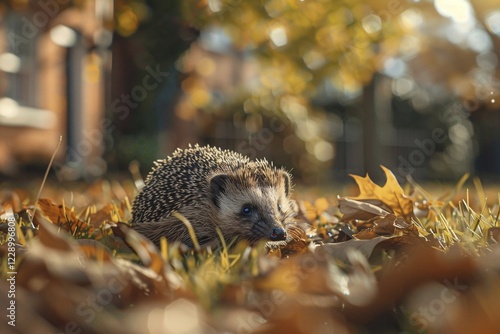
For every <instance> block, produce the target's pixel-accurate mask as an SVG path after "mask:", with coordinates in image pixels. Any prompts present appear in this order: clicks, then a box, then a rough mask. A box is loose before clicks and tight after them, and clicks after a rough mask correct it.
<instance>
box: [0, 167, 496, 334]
mask: <svg viewBox="0 0 500 334" xmlns="http://www.w3.org/2000/svg"><path fill="white" fill-rule="evenodd" d="M383 171H384V173H385V175H386V178H387V181H386V183H385V184H384V185H383V186H379V185H377V184H375V183H374V182H373V181H372V180H371V179H370V177H369V176H368V175H367V176H365V177H361V176H353V178H354V181H355V182H356V185H357V188H358V189H359V195H358V196H355V197H354V196H334V195H329V196H326V197H325V196H320V197H314V196H311V195H307V192H301V191H296V194H295V197H296V200H297V212H298V214H297V219H296V221H295V222H293V223H291V224H289V225H288V226H287V229H288V231H289V233H290V234H291V235H292V241H291V242H289V243H288V244H265V243H262V244H259V245H255V246H253V247H250V246H249V245H246V244H244V243H238V244H236V245H230V246H228V245H225V244H221V245H219V246H214V247H212V248H211V249H202V250H198V251H195V250H192V249H188V248H186V247H184V246H182V245H179V244H167V243H166V241H165V240H163V242H162V247H161V249H158V248H156V247H155V246H154V245H152V244H151V243H150V242H149V241H148V240H147V239H145V238H144V237H142V236H141V235H139V234H138V233H136V232H135V231H134V230H131V229H130V228H129V226H128V224H127V222H128V221H129V220H130V199H132V198H133V197H134V196H135V194H136V192H137V191H136V188H135V186H134V183H132V182H131V181H123V182H116V181H115V182H109V181H100V182H96V183H95V184H93V185H92V186H90V187H87V188H86V189H84V190H82V189H80V190H79V191H74V192H68V191H65V190H61V189H58V188H57V187H50V186H48V187H46V188H45V189H44V192H43V194H44V196H43V198H42V199H40V200H39V201H38V202H37V203H36V210H35V200H33V197H32V194H31V193H30V192H29V191H26V190H25V189H19V188H9V189H7V188H5V189H2V192H1V196H0V219H1V223H0V244H1V245H2V246H0V255H1V259H2V260H1V261H2V262H1V266H2V276H3V277H2V280H1V282H0V290H1V291H0V295H1V296H2V298H1V299H0V300H1V303H0V304H1V305H0V306H1V309H2V310H4V311H3V312H7V311H6V309H7V307H8V306H9V304H8V303H9V302H10V300H9V299H8V298H6V296H7V295H8V293H9V284H8V281H7V280H6V279H7V278H9V277H10V276H11V275H9V274H8V272H12V271H15V272H16V273H17V274H16V275H15V279H16V281H15V303H16V304H15V305H16V326H15V327H13V326H10V325H9V324H8V322H7V321H2V322H1V327H0V330H1V332H2V333H11V332H12V333H278V332H286V333H472V332H476V333H498V332H500V324H499V323H498V321H496V320H497V319H498V318H499V316H500V276H499V269H500V248H499V247H498V241H499V240H500V228H499V222H498V220H499V212H500V211H499V202H498V192H496V191H495V190H493V191H489V194H486V193H485V190H484V189H483V187H482V185H481V183H480V182H479V181H478V180H473V187H472V188H473V189H474V191H471V192H469V191H468V190H467V189H466V188H465V187H463V185H464V183H465V181H466V179H467V177H466V176H465V177H464V178H463V179H462V180H460V181H459V182H458V184H457V186H456V187H452V189H451V190H449V191H448V193H446V194H445V195H440V196H436V195H433V194H431V193H429V192H428V191H426V190H425V189H424V188H423V187H421V186H419V185H418V184H416V183H415V182H414V181H412V180H409V181H410V182H409V183H408V185H407V186H406V188H405V189H403V188H402V187H401V186H400V184H399V183H398V182H397V180H396V178H395V177H394V175H393V174H392V172H391V171H390V170H388V169H386V168H383ZM487 195H491V196H489V197H488V196H487ZM493 198H494V199H495V200H492V199H493ZM33 213H34V215H33ZM9 217H14V218H15V232H16V235H17V239H16V262H15V270H11V269H12V268H9V267H8V263H9V261H8V253H9V249H8V247H7V246H8V244H7V237H8V232H9ZM11 221H12V220H11ZM11 226H12V224H11ZM6 314H7V313H6ZM4 319H5V318H4Z"/></svg>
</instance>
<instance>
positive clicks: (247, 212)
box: [241, 204, 253, 217]
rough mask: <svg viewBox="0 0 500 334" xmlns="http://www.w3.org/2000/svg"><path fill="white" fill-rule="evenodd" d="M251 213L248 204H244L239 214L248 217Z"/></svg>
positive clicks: (251, 210)
mask: <svg viewBox="0 0 500 334" xmlns="http://www.w3.org/2000/svg"><path fill="white" fill-rule="evenodd" d="M252 212H253V208H252V206H251V205H250V204H245V205H243V207H242V208H241V214H242V215H243V216H247V217H248V216H250V215H251V214H252Z"/></svg>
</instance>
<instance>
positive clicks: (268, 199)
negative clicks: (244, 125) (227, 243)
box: [210, 171, 292, 241]
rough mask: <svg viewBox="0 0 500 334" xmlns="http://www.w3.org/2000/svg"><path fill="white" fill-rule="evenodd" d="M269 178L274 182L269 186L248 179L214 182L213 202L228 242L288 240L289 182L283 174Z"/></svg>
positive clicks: (220, 178) (218, 178) (223, 177)
mask: <svg viewBox="0 0 500 334" xmlns="http://www.w3.org/2000/svg"><path fill="white" fill-rule="evenodd" d="M268 176H269V178H272V179H269V180H267V181H268V182H266V180H264V179H262V177H261V179H256V178H249V177H248V175H245V177H238V175H231V174H219V175H216V176H214V177H212V178H211V180H210V190H211V194H212V201H213V203H214V205H215V206H216V210H217V219H218V221H219V224H220V227H221V230H222V233H223V234H224V235H225V237H226V238H227V239H229V240H230V239H232V238H235V237H239V238H244V239H247V240H249V241H257V240H261V239H268V240H272V241H278V240H285V239H286V231H285V229H284V223H285V222H286V221H287V220H288V219H289V218H290V217H291V215H292V205H291V202H290V200H289V198H288V195H289V191H290V183H289V182H290V178H289V176H288V174H287V173H286V172H283V171H272V174H270V175H268Z"/></svg>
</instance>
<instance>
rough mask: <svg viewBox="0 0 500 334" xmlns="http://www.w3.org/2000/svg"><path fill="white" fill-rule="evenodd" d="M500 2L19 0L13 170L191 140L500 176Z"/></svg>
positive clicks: (298, 167) (13, 14) (12, 50)
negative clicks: (59, 147)
mask: <svg viewBox="0 0 500 334" xmlns="http://www.w3.org/2000/svg"><path fill="white" fill-rule="evenodd" d="M499 55H500V1H499V0H486V1H480V0H420V1H417V0H387V1H375V0H366V1H361V0H344V1H335V2H328V1H324V2H322V1H308V0H304V1H299V0H269V1H265V2H262V1H241V0H188V1H180V0H179V1H168V2H165V1H161V0H149V1H145V0H144V1H139V0H129V1H125V0H123V1H112V0H80V1H70V0H38V1H29V0H10V1H2V2H1V4H0V173H1V174H2V175H3V176H2V177H6V176H12V175H16V174H17V175H20V174H22V173H23V172H25V171H26V170H27V169H28V168H32V167H35V169H34V170H41V169H42V168H41V167H44V166H46V164H47V162H48V160H49V159H50V156H51V155H52V153H53V151H54V150H55V148H56V146H57V143H58V138H59V136H60V135H62V136H63V145H62V148H61V149H60V150H59V151H58V156H57V160H56V163H55V165H54V171H55V174H56V175H57V176H58V177H59V178H60V179H61V180H68V179H76V178H81V177H84V178H87V179H92V178H96V177H100V176H102V175H103V174H105V173H106V172H109V171H111V172H113V171H120V170H126V169H127V167H128V164H129V162H130V161H132V160H138V161H140V162H141V165H142V167H143V170H144V171H147V170H148V168H149V167H150V166H151V162H152V161H153V160H154V159H156V158H159V157H163V156H165V155H167V154H169V153H170V152H171V151H172V150H173V149H175V148H176V147H185V146H187V144H188V143H196V142H198V143H201V144H212V145H217V146H221V147H224V148H231V149H235V150H238V151H240V152H242V153H244V154H246V155H249V156H251V157H267V158H269V159H271V160H274V161H275V162H276V163H277V164H280V165H286V166H288V167H289V168H293V173H294V175H295V176H296V178H298V179H301V180H303V181H304V182H306V183H320V182H325V181H332V180H341V181H343V180H345V179H346V178H347V177H348V174H350V173H354V174H364V173H366V172H369V173H370V175H374V176H375V178H377V176H380V175H381V171H380V169H379V167H378V166H379V165H380V164H382V165H385V166H386V167H388V168H390V169H391V170H393V172H394V173H395V174H396V176H397V177H399V178H401V179H403V178H404V177H406V176H407V175H411V176H412V177H414V178H416V179H419V180H427V179H428V180H432V179H441V180H455V179H457V178H459V177H460V176H461V175H463V174H464V173H466V172H470V173H473V174H475V175H479V176H481V177H483V178H490V177H491V178H495V177H498V175H500V134H499V131H498V127H499V126H500V114H499V109H500V77H499V75H498V74H499V66H498V57H499Z"/></svg>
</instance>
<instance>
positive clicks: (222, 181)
mask: <svg viewBox="0 0 500 334" xmlns="http://www.w3.org/2000/svg"><path fill="white" fill-rule="evenodd" d="M228 180H229V175H226V174H218V175H215V176H213V177H212V178H211V179H210V193H211V194H212V201H213V202H214V204H215V205H216V206H217V207H218V206H219V197H220V196H221V195H222V194H224V193H225V192H226V185H227V181H228Z"/></svg>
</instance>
